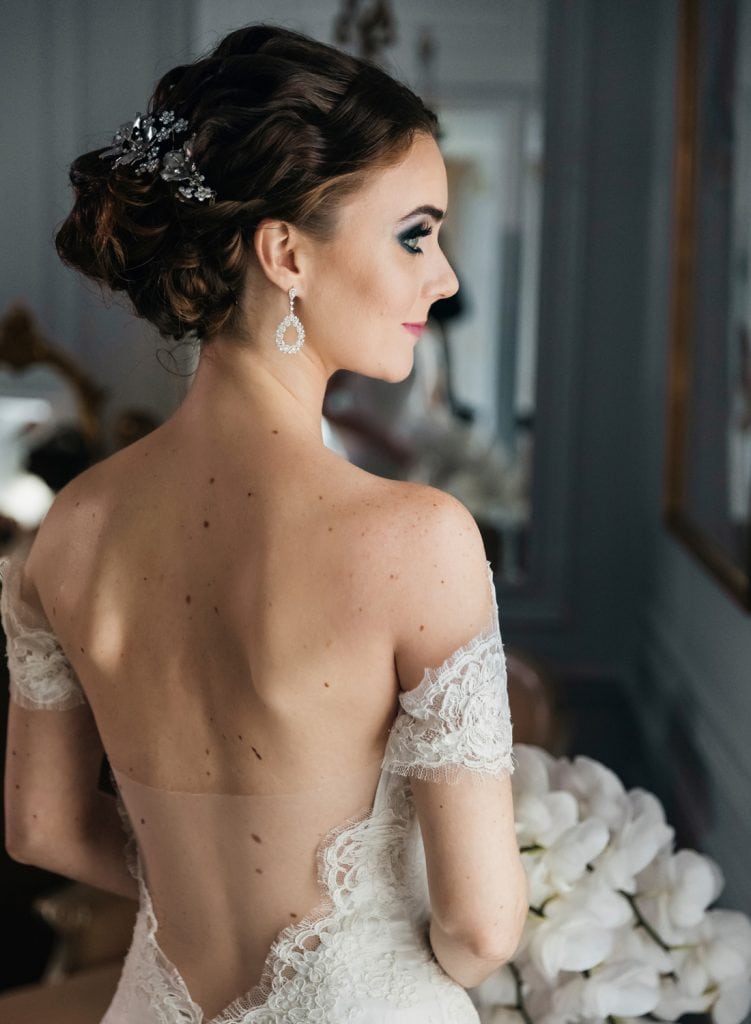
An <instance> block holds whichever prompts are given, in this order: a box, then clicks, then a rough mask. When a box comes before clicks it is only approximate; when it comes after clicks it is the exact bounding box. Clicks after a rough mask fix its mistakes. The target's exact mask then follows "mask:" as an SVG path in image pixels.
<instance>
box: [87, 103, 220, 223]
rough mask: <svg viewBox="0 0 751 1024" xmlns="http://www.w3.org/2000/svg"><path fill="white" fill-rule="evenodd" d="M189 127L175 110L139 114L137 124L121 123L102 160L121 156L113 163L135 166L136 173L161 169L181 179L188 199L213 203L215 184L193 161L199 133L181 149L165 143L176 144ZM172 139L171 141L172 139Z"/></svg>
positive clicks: (169, 178) (171, 178)
mask: <svg viewBox="0 0 751 1024" xmlns="http://www.w3.org/2000/svg"><path fill="white" fill-rule="evenodd" d="M187 130H188V122H187V121H186V120H185V118H183V117H180V118H176V117H175V112H174V110H163V111H162V112H161V113H159V114H154V115H152V114H147V115H146V116H144V115H143V114H136V118H135V120H134V121H133V124H121V125H120V127H119V128H118V129H117V131H116V132H115V134H114V136H113V138H112V146H111V148H110V149H107V150H105V151H104V153H100V154H99V159H100V160H105V159H107V158H109V157H113V156H114V157H117V159H116V160H115V161H114V163H113V164H112V166H113V167H119V166H120V165H121V164H124V165H126V166H129V167H132V168H133V170H135V172H136V174H146V173H152V172H153V171H156V170H158V171H159V176H160V177H161V178H164V180H165V181H180V182H183V183H184V184H182V185H178V186H177V191H178V192H179V193H180V195H182V196H185V198H186V199H198V200H199V201H200V202H203V200H204V199H208V200H209V201H210V202H211V203H213V202H214V200H215V199H216V192H215V191H214V189H213V188H209V187H208V186H207V185H204V184H203V182H204V176H203V174H201V172H200V171H199V170H198V168H197V167H196V165H195V163H194V161H193V140H194V139H195V137H196V136H195V133H193V135H191V136H190V138H189V139H186V140H185V141H184V142H183V144H182V146H181V147H180V148H179V149H169V150H168V151H166V152H163V150H164V143H165V142H168V145H171V146H174V145H176V139H175V136H177V135H182V134H184V133H185V132H186V131H187ZM168 140H169V141H168Z"/></svg>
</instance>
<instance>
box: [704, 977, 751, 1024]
mask: <svg viewBox="0 0 751 1024" xmlns="http://www.w3.org/2000/svg"><path fill="white" fill-rule="evenodd" d="M750 1009H751V978H737V979H735V980H734V981H732V982H727V983H726V984H724V985H723V986H722V987H721V989H720V994H719V996H718V997H717V1001H716V1002H715V1004H714V1006H713V1007H712V1020H713V1021H714V1024H741V1021H743V1020H745V1019H746V1016H747V1014H748V1011H749V1010H750Z"/></svg>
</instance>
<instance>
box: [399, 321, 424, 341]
mask: <svg viewBox="0 0 751 1024" xmlns="http://www.w3.org/2000/svg"><path fill="white" fill-rule="evenodd" d="M402 327H406V328H407V330H408V331H409V332H410V334H414V335H415V337H416V338H419V337H420V335H421V334H422V332H423V331H424V330H425V324H402Z"/></svg>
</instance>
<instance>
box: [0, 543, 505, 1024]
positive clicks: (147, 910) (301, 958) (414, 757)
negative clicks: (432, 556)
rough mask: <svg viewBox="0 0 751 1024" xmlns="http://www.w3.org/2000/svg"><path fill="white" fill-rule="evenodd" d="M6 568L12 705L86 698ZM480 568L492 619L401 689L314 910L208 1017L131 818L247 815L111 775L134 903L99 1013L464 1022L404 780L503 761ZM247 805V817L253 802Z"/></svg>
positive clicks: (1, 567) (462, 775) (457, 774)
mask: <svg viewBox="0 0 751 1024" xmlns="http://www.w3.org/2000/svg"><path fill="white" fill-rule="evenodd" d="M17 567H18V566H17V564H16V563H14V560H12V559H11V560H9V559H5V560H0V577H4V585H3V590H2V598H1V599H0V611H1V613H2V623H3V627H4V629H5V632H6V637H7V644H8V650H7V657H8V666H9V670H10V680H11V683H10V685H11V697H12V699H13V700H15V701H16V702H17V703H19V704H21V705H22V706H23V707H25V708H40V709H47V710H49V709H64V708H71V707H75V706H76V705H77V704H81V703H83V702H84V701H85V700H86V698H85V695H84V692H83V689H82V687H81V684H80V682H79V681H78V679H77V677H76V674H75V672H74V671H73V669H72V667H71V665H70V663H69V662H68V660H67V658H66V656H65V654H64V652H63V651H62V649H61V647H60V644H59V643H58V641H57V640H56V638H55V636H54V634H53V633H52V630H51V628H49V624H45V623H40V622H39V621H38V620H37V621H34V620H33V619H31V618H30V617H29V616H28V615H27V613H26V610H25V608H24V605H23V602H22V601H21V598H20V590H19V587H18V572H17ZM487 568H488V580H489V583H490V587H491V589H493V615H492V621H491V622H490V623H489V624H488V625H487V626H486V627H485V628H484V629H483V630H482V631H481V632H480V633H478V634H477V635H476V636H474V637H472V638H471V639H470V640H469V641H468V642H467V643H465V644H463V645H462V646H461V647H459V648H458V649H457V650H455V651H454V653H453V654H451V656H450V657H449V658H447V659H446V660H445V661H444V662H443V664H442V665H440V666H439V667H437V668H428V669H426V670H425V672H424V676H423V678H422V680H421V682H420V683H419V685H418V686H417V687H416V688H415V689H413V690H411V691H409V692H403V693H401V694H400V696H399V703H400V709H399V711H398V713H397V716H396V718H395V720H394V723H393V726H392V728H391V731H390V734H389V738H388V742H387V745H386V748H385V752H384V755H383V759H382V761H381V765H380V774H379V776H378V782H377V788H376V793H375V799H374V801H373V805H372V807H371V808H370V809H369V810H368V812H367V813H366V814H360V815H358V816H357V817H355V818H352V819H349V820H347V821H344V822H342V823H341V824H340V825H338V826H337V827H336V828H334V829H333V830H331V831H330V832H328V834H326V835H325V836H324V838H323V839H322V840H321V842H320V843H319V844H318V847H317V850H316V860H317V866H318V884H319V887H320V893H321V899H320V900H319V902H318V904H317V905H316V907H315V909H314V911H313V912H312V913H309V914H306V915H305V917H303V918H301V919H300V920H297V921H294V922H293V923H292V924H290V925H288V926H286V927H285V928H283V930H282V931H280V932H279V933H278V934H277V935H276V938H275V939H274V941H273V943H272V944H271V946H270V948H269V951H268V955H267V956H266V960H265V964H264V968H263V973H262V976H261V979H260V982H259V983H258V984H257V985H255V986H254V987H253V988H252V989H251V990H250V991H248V992H246V993H245V994H243V995H241V996H240V997H238V998H236V999H235V1000H234V1001H233V1002H232V1003H231V1004H229V1005H228V1006H227V1007H226V1008H225V1009H224V1010H223V1011H222V1012H220V1013H219V1014H217V1015H215V1016H213V1017H211V1018H208V1017H207V1016H205V1015H204V1013H203V1012H202V1010H201V1008H200V1006H199V1005H198V1004H197V1003H196V1002H195V1001H194V1000H193V999H192V998H191V994H190V992H189V991H188V987H187V985H186V983H185V981H184V979H183V976H182V975H181V973H180V971H179V970H178V968H177V967H176V966H175V964H173V963H172V962H171V961H170V960H169V958H168V957H167V956H166V954H165V953H164V952H163V950H162V949H161V948H160V946H159V944H158V942H157V939H156V932H157V919H156V916H155V912H154V903H153V901H152V893H151V892H150V888H149V884H147V876H148V874H149V872H148V871H147V870H146V869H145V863H144V856H143V852H144V851H143V848H142V847H143V844H142V843H141V842H140V841H139V840H140V837H139V834H138V829H137V828H136V829H134V828H133V824H132V823H136V824H137V823H138V822H139V821H142V820H143V819H144V807H148V813H149V815H150V816H151V818H152V820H156V821H158V822H165V823H166V822H167V821H169V820H170V816H174V814H175V813H177V812H181V811H183V810H184V811H185V813H186V814H190V815H191V816H192V820H194V821H195V822H196V830H197V832H196V834H198V829H199V828H200V827H208V826H202V825H201V823H200V816H201V814H203V813H204V810H205V811H206V814H207V817H206V821H207V822H208V821H211V820H218V819H217V814H221V813H222V808H223V807H224V806H225V805H223V804H221V803H219V801H222V800H224V801H228V800H231V801H234V803H232V810H231V812H228V813H231V814H232V815H233V821H234V828H235V834H237V830H238V829H239V828H241V827H242V826H241V824H240V823H241V822H243V821H245V820H248V818H247V816H246V815H245V810H246V808H244V805H243V804H242V803H238V802H237V801H243V800H245V799H246V797H245V796H244V795H242V794H240V795H236V796H231V795H227V796H225V795H222V796H217V795H215V794H200V796H199V795H198V794H190V793H175V792H173V791H164V790H158V789H155V788H152V787H149V786H144V785H142V784H140V783H135V782H134V781H133V780H132V779H130V778H125V777H124V776H123V774H122V773H120V772H118V771H117V770H115V771H114V772H113V781H114V783H115V786H116V790H117V792H118V794H119V796H118V804H119V808H120V813H121V817H122V820H123V824H124V827H125V830H126V833H127V834H128V836H129V838H128V841H127V843H126V848H125V856H126V857H127V859H128V863H129V866H130V869H131V871H132V873H133V875H134V876H135V878H136V879H137V880H138V885H139V892H140V905H139V912H138V916H137V921H136V925H135V930H134V934H133V939H132V943H131V946H130V949H129V951H128V954H127V956H126V959H125V963H124V966H123V971H122V975H121V977H120V982H119V986H118V988H117V991H116V993H115V995H114V998H113V1000H112V1002H111V1004H110V1006H109V1009H108V1010H107V1012H106V1014H105V1016H104V1018H103V1020H102V1022H101V1024H345V1022H347V1024H477V1022H478V1021H479V1019H480V1018H479V1015H478V1013H477V1010H476V1005H475V1001H474V999H473V994H472V991H471V990H465V989H464V988H462V987H461V986H460V985H458V984H457V983H456V982H455V981H454V980H453V979H452V978H450V977H449V976H448V975H447V974H446V972H445V971H444V970H443V969H442V968H441V966H440V965H439V963H438V961H437V960H436V957H435V955H434V953H433V952H432V949H431V947H430V944H429V941H428V924H429V918H430V902H429V895H428V887H427V875H426V865H425V854H424V848H423V845H422V838H421V833H420V828H419V824H418V821H417V818H416V813H415V807H414V802H413V799H412V793H411V789H410V782H409V779H410V777H417V778H420V779H426V780H430V781H433V782H435V783H436V784H447V785H450V784H452V783H453V782H456V781H458V780H459V779H465V780H466V779H472V780H476V779H483V778H487V777H488V776H492V777H500V776H501V775H503V774H505V773H510V772H512V771H513V767H514V766H513V755H512V746H511V719H510V715H509V705H508V698H507V690H506V668H505V658H504V653H503V645H502V641H501V636H500V631H499V625H498V608H497V602H496V597H495V590H494V588H493V577H492V572H491V569H490V563H489V562H488V565H487ZM248 799H249V800H252V799H254V798H253V797H248ZM266 799H267V800H268V799H269V798H266ZM188 800H192V801H193V803H192V804H190V805H188V804H186V803H185V801H188ZM247 810H248V814H249V815H250V819H249V820H253V818H252V814H253V812H252V805H249V806H248V809H247ZM155 815H156V817H154V816H155ZM165 827H166V826H165ZM264 948H265V947H264ZM206 955H207V956H208V957H210V956H211V950H210V949H207V951H206Z"/></svg>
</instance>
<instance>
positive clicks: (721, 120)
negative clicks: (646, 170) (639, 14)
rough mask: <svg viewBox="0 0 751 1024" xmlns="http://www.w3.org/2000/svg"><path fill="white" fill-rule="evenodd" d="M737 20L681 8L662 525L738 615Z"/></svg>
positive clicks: (742, 540)
mask: <svg viewBox="0 0 751 1024" xmlns="http://www.w3.org/2000/svg"><path fill="white" fill-rule="evenodd" d="M741 16H742V15H741V7H740V5H739V4H738V2H737V0H721V2H720V3H717V2H716V0H681V2H680V6H679V32H678V51H677V65H678V66H677V109H676V114H677V121H676V134H675V153H674V194H673V195H674V208H673V216H674V221H673V224H674V228H673V230H674V234H673V252H672V294H671V324H670V356H669V374H668V423H667V464H666V474H665V492H664V507H663V521H664V523H665V525H666V526H667V528H668V529H669V530H670V531H671V532H672V533H674V534H675V535H676V536H677V537H678V538H680V540H681V541H682V542H683V543H684V544H685V545H686V546H687V547H688V548H689V549H690V550H691V551H692V552H693V554H694V555H695V556H696V557H697V558H698V559H699V560H700V561H701V562H702V563H703V564H704V565H705V566H706V567H707V568H708V569H710V570H711V572H712V573H713V575H714V576H715V577H716V579H717V580H719V581H720V582H721V583H722V585H723V586H724V587H725V588H726V590H727V591H729V592H730V594H731V595H732V596H733V598H734V599H735V600H736V601H738V602H739V603H740V605H741V606H742V607H743V608H744V609H746V610H747V609H749V608H751V583H750V581H751V558H750V556H749V548H750V547H751V546H750V545H749V511H750V510H751V500H750V497H749V486H748V484H749V480H750V479H751V314H750V310H751V282H749V280H748V275H749V263H751V260H749V258H748V241H749V239H748V237H747V236H748V235H749V234H751V232H749V226H751V225H747V223H746V220H747V218H744V217H743V214H744V213H746V215H747V212H748V204H750V203H751V195H749V196H743V195H742V194H741V193H740V191H739V189H740V188H741V187H742V186H743V182H744V177H745V176H744V175H743V174H742V171H743V166H744V163H746V162H747V159H748V154H749V134H751V133H746V134H744V130H739V129H738V125H739V123H740V120H739V109H740V110H745V107H743V108H738V103H739V102H744V103H745V100H744V99H743V96H744V92H743V90H742V89H741V85H743V87H744V89H745V84H744V79H745V72H742V71H741V66H742V63H743V62H742V61H741V60H740V59H739V57H738V52H739V44H738V39H739V38H745V39H747V38H748V34H749V33H748V30H747V29H748V26H746V27H745V30H744V31H743V32H742V33H740V35H739V33H738V29H739V24H740V20H741ZM746 84H747V83H746ZM739 95H740V96H741V100H739V99H738V96H739ZM748 188H749V189H750V190H751V184H750V185H749V186H748ZM739 211H740V214H739ZM736 342H740V343H741V344H740V350H739V349H737V348H736Z"/></svg>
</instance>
